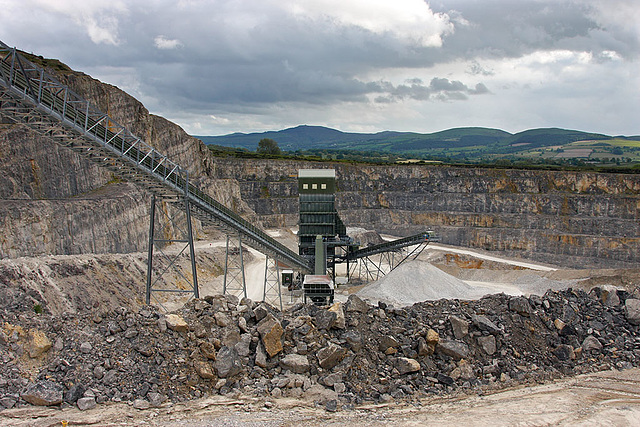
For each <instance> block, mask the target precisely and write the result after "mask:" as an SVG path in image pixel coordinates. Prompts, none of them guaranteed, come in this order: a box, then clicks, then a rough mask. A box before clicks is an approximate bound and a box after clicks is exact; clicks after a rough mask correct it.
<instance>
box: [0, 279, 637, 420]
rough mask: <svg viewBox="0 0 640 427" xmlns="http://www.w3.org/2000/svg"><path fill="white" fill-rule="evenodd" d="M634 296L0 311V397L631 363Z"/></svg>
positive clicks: (251, 387) (318, 386) (400, 382)
mask: <svg viewBox="0 0 640 427" xmlns="http://www.w3.org/2000/svg"><path fill="white" fill-rule="evenodd" d="M639 296H640V295H636V294H629V293H628V292H626V291H615V290H611V289H609V290H606V289H604V288H594V290H592V291H591V292H590V293H589V294H587V293H585V292H584V291H582V290H571V289H568V290H564V291H548V292H547V293H545V294H544V295H543V296H536V295H534V296H531V297H528V298H526V297H510V296H507V295H504V294H498V295H492V296H488V297H484V298H482V299H479V300H476V301H460V300H456V299H453V300H444V299H441V300H438V301H425V302H421V303H418V304H414V305H412V306H409V307H405V308H393V307H391V306H389V305H386V304H383V303H381V304H379V305H377V306H372V305H369V304H367V303H366V302H364V301H363V300H361V299H360V298H359V297H358V296H356V295H351V296H350V297H349V299H348V301H347V302H346V303H345V304H341V303H336V304H334V305H333V306H331V307H325V308H323V307H316V306H314V305H302V304H298V305H296V306H294V307H292V308H291V309H290V310H288V311H286V312H284V313H283V312H280V311H278V310H276V309H274V308H273V307H270V306H269V305H266V304H264V303H255V302H252V301H250V300H246V299H245V300H242V301H238V299H237V298H234V297H225V296H215V297H206V298H205V299H203V300H193V301H191V302H190V303H189V304H187V306H185V307H184V308H183V309H181V310H180V311H177V312H175V313H172V314H168V315H164V314H161V313H159V312H158V311H156V310H155V309H154V308H153V307H143V308H142V309H139V310H135V311H132V310H127V309H125V308H119V309H116V310H109V311H105V312H98V311H97V310H96V311H91V310H89V311H85V312H82V313H79V314H75V315H71V314H64V315H62V316H56V315H51V314H46V313H41V314H35V313H25V312H21V313H11V312H7V311H6V310H3V311H2V312H0V321H1V323H0V325H1V327H0V360H2V364H0V405H2V407H5V408H11V407H15V406H25V405H49V406H60V405H62V406H64V405H76V406H77V407H78V408H80V409H87V408H90V407H93V406H95V405H96V404H100V403H103V402H109V401H126V402H130V403H131V405H133V406H134V407H135V408H139V409H144V408H149V407H154V406H161V405H164V404H167V403H168V402H170V401H173V402H176V401H183V400H188V399H193V398H198V397H201V396H206V395H212V394H223V395H231V396H233V395H240V394H244V395H250V396H251V395H253V396H259V397H265V398H267V399H272V398H279V397H292V398H300V399H303V400H306V401H307V402H309V404H318V405H322V406H323V407H325V408H326V409H327V410H328V411H335V410H338V409H340V408H350V407H352V406H353V405H356V404H360V403H363V402H388V401H390V400H393V399H413V398H414V397H423V396H428V395H447V394H451V393H458V392H470V393H478V392H482V391H483V390H488V389H497V388H501V387H507V386H514V385H517V384H527V383H532V382H540V381H546V380H550V379H554V378H559V377H562V376H568V375H575V374H578V373H584V372H591V371H598V370H606V369H612V368H617V369H624V368H629V367H633V366H639V365H640V326H639V324H640V299H638V297H639Z"/></svg>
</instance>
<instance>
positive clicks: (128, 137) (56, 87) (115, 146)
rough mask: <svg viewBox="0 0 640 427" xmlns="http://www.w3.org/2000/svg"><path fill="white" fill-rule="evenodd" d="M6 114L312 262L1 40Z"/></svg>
mask: <svg viewBox="0 0 640 427" xmlns="http://www.w3.org/2000/svg"><path fill="white" fill-rule="evenodd" d="M0 61H1V64H0V114H1V115H3V116H5V117H7V118H9V119H11V120H13V121H15V122H17V123H22V124H24V125H26V126H28V127H29V128H31V129H32V130H34V131H36V132H37V133H39V134H41V135H43V136H45V137H47V138H49V139H51V140H53V141H55V142H57V143H58V144H60V145H62V146H65V147H68V148H70V149H72V150H74V151H75V152H78V153H80V154H81V155H82V156H84V157H86V158H88V159H90V160H92V161H94V162H97V163H98V164H100V165H101V166H103V167H106V168H108V169H109V170H111V171H113V172H114V173H116V174H118V175H120V176H122V177H123V178H125V179H127V180H129V181H132V182H135V183H137V184H138V185H140V186H142V187H144V188H146V189H147V190H148V191H150V192H152V193H153V194H155V195H157V196H160V197H164V198H172V199H174V200H175V203H178V204H179V203H182V202H181V201H184V200H188V205H189V207H190V210H191V212H192V213H193V214H194V215H195V216H196V217H197V218H198V219H200V220H202V221H203V222H205V223H208V224H213V225H215V226H217V227H218V228H221V229H223V230H224V231H226V232H228V233H230V234H236V235H237V234H239V235H240V236H241V238H242V241H243V242H244V243H246V244H247V245H248V246H251V247H253V248H255V249H257V250H258V251H260V252H262V253H264V254H266V255H269V256H271V257H272V258H275V259H277V260H279V261H281V262H283V263H285V264H287V265H290V266H291V267H292V268H296V269H301V270H303V271H312V266H311V265H310V264H309V261H308V260H307V259H305V258H302V257H301V256H300V255H298V254H297V253H295V252H294V251H292V250H290V249H289V248H287V247H286V246H284V245H283V244H281V243H279V242H277V241H276V240H274V239H273V238H271V237H270V236H269V235H267V234H266V233H265V232H264V231H262V230H260V229H259V228H258V227H256V226H254V225H253V224H251V223H250V222H249V221H247V220H245V219H244V218H242V217H241V216H240V215H238V214H236V213H235V212H233V211H232V210H231V209H228V208H227V207H225V206H224V205H222V204H220V203H218V202H217V201H215V200H214V199H213V198H212V197H211V196H209V195H207V194H205V193H204V192H203V191H202V190H200V189H199V188H197V187H195V186H194V185H192V184H190V183H189V174H188V172H187V170H186V169H183V168H182V167H180V166H179V165H178V164H176V163H174V162H172V161H171V160H170V159H169V158H168V157H167V156H165V155H163V154H161V153H159V152H158V151H157V150H155V149H154V148H152V147H151V146H149V145H148V144H146V143H145V142H144V141H142V140H141V139H140V138H138V137H136V136H134V135H132V134H131V133H130V132H129V131H128V130H127V129H126V128H125V127H124V126H121V125H120V124H118V123H117V122H115V121H114V120H113V119H111V118H110V117H109V116H108V115H107V114H105V113H103V112H101V111H100V110H99V109H97V108H96V107H94V106H93V105H91V103H89V102H88V101H87V100H85V99H83V98H81V97H80V96H79V95H77V94H76V93H74V92H73V91H72V90H70V89H69V88H68V87H67V86H65V85H63V84H62V83H60V82H59V81H58V80H56V79H55V78H54V77H53V76H51V75H49V74H48V73H47V72H46V71H44V70H43V69H42V68H40V67H38V66H36V65H34V64H33V63H31V62H29V61H28V60H26V59H25V58H24V57H23V56H22V55H20V54H19V53H18V52H17V51H16V49H15V48H10V47H9V46H7V45H6V44H4V43H3V42H1V41H0Z"/></svg>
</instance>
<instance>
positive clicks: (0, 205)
mask: <svg viewBox="0 0 640 427" xmlns="http://www.w3.org/2000/svg"><path fill="white" fill-rule="evenodd" d="M56 77H57V78H58V79H59V80H60V81H61V82H62V83H64V84H67V85H69V87H70V88H71V89H72V90H73V91H75V92H76V93H78V94H79V95H80V96H82V97H85V99H88V100H89V101H90V102H92V103H93V104H94V105H96V106H97V107H98V108H99V109H100V110H101V111H103V112H105V113H107V114H109V115H110V117H112V118H113V119H114V120H115V121H116V122H118V123H119V124H121V125H123V126H125V127H127V128H128V129H129V130H130V131H131V132H132V133H133V134H134V135H136V136H138V137H140V138H142V139H143V140H144V141H145V142H146V143H148V144H149V145H151V146H153V147H155V148H156V149H158V150H159V151H160V152H161V153H163V154H166V155H168V156H169V157H170V158H171V159H172V160H174V161H176V162H177V163H178V164H180V165H181V166H183V167H185V168H187V169H188V170H189V173H190V175H191V176H192V177H194V178H193V179H192V182H194V183H196V184H199V185H201V186H202V188H205V189H206V190H207V191H208V192H209V193H210V194H211V195H212V196H213V197H214V198H216V200H218V201H220V202H221V203H224V204H226V205H227V206H229V207H231V208H233V209H235V210H237V211H240V212H241V213H246V214H248V215H251V214H252V212H251V210H250V209H249V208H248V207H247V205H246V204H245V203H243V202H242V200H241V198H240V190H239V188H238V186H237V182H236V181H235V180H211V179H209V178H207V176H208V175H209V172H210V167H211V163H212V161H211V157H210V156H209V150H208V149H207V148H206V146H205V145H204V144H203V143H202V142H201V141H200V140H198V139H196V138H193V137H191V136H189V135H187V133H186V132H184V130H182V129H181V128H180V127H179V126H177V125H176V124H174V123H172V122H170V121H168V120H166V119H164V118H162V117H158V116H154V115H153V114H150V113H149V112H148V111H147V109H146V108H145V107H144V106H143V105H142V104H141V103H140V102H138V101H137V100H136V99H135V98H133V97H131V96H130V95H128V94H126V93H125V92H123V91H121V90H120V89H118V88H117V87H115V86H111V85H108V84H104V83H102V82H100V81H98V80H95V79H93V78H91V77H90V76H87V75H85V74H82V73H77V72H70V71H64V72H58V73H57V74H56ZM195 177H199V178H197V179H196V178H195ZM149 207H150V195H149V194H147V193H145V192H144V191H142V190H140V189H139V188H138V187H136V186H135V185H132V184H129V185H123V183H122V182H121V179H120V178H119V177H118V176H115V175H113V174H112V173H111V172H110V171H107V170H106V169H103V168H101V167H99V166H97V165H95V164H93V163H91V162H90V161H88V160H85V159H84V158H82V157H81V156H79V155H78V154H77V153H74V152H72V151H70V150H68V149H66V148H64V147H61V146H58V145H56V144H55V143H53V142H51V141H50V140H48V139H46V138H43V137H41V136H39V135H38V134H36V133H34V132H32V131H30V130H29V129H28V128H26V127H24V126H22V125H18V124H13V123H9V122H8V121H7V120H6V119H5V120H3V121H0V258H15V257H19V256H37V255H65V254H78V253H113V252H117V253H128V252H135V251H144V250H146V249H147V246H148V239H149V237H148V231H149ZM254 218H255V216H254ZM167 229H168V230H170V231H169V233H170V234H175V233H174V231H171V230H172V227H170V226H169V227H168V228H167ZM167 237H170V236H167Z"/></svg>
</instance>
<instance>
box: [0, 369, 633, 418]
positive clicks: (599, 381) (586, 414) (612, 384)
mask: <svg viewBox="0 0 640 427" xmlns="http://www.w3.org/2000/svg"><path fill="white" fill-rule="evenodd" d="M63 420H66V421H68V425H69V426H89V425H90V426H106V425H109V426H112V425H121V426H138V425H151V426H162V427H174V426H175V427H177V426H186V425H189V426H195V427H204V426H247V425H248V426H299V425H309V426H330V425H349V426H376V425H408V426H422V425H427V423H428V424H430V425H438V426H460V425H468V426H485V425H486V426H488V425H491V426H523V425H526V426H547V425H554V426H558V425H560V426H574V425H580V426H583V425H592V426H599V425H603V426H604V425H607V426H610V425H615V426H637V425H639V424H640V369H629V370H625V371H619V372H618V371H606V372H600V373H596V374H589V375H581V376H578V377H575V378H570V379H565V380H561V381H557V382H554V383H551V384H544V385H539V386H535V387H522V388H516V389H511V390H506V391H502V392H499V393H495V394H491V395H486V396H477V395H473V396H462V397H452V398H444V399H443V398H438V399H428V400H423V401H421V405H408V404H397V403H389V404H379V405H362V406H357V407H355V408H354V409H352V410H342V411H339V412H335V413H331V412H327V411H326V410H325V409H324V408H317V407H314V406H313V404H312V403H311V402H307V401H301V400H292V399H280V400H269V401H265V400H262V399H256V398H243V397H241V396H237V397H229V396H224V397H223V396H214V397H211V398H205V399H200V400H195V401H191V402H187V403H185V404H165V405H164V406H163V407H161V408H153V409H147V410H142V411H140V410H137V409H134V408H133V407H132V406H130V405H127V404H107V405H100V406H99V407H97V408H95V409H93V410H89V411H85V412H81V411H79V410H78V409H75V408H67V409H62V410H60V409H50V408H37V407H24V408H19V409H11V410H6V411H3V412H0V424H1V425H11V426H16V427H23V426H60V425H62V421H63Z"/></svg>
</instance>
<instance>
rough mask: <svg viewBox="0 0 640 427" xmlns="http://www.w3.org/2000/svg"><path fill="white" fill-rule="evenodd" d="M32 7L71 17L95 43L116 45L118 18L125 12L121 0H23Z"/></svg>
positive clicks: (125, 8) (118, 41)
mask: <svg viewBox="0 0 640 427" xmlns="http://www.w3.org/2000/svg"><path fill="white" fill-rule="evenodd" d="M23 5H24V6H25V7H26V8H29V7H34V8H38V9H42V10H45V11H49V12H51V13H55V14H58V15H63V16H67V17H69V18H71V19H72V20H73V22H74V23H75V24H76V25H79V26H81V27H82V28H83V29H84V30H85V31H86V33H87V35H88V36H89V37H90V38H91V41H93V42H94V43H95V44H101V43H103V44H110V45H118V44H120V40H119V37H118V31H119V29H118V26H119V20H120V17H121V16H122V15H126V14H127V11H128V9H127V5H126V3H125V2H124V1H123V0H90V1H88V0H55V1H51V0H24V3H23Z"/></svg>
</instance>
